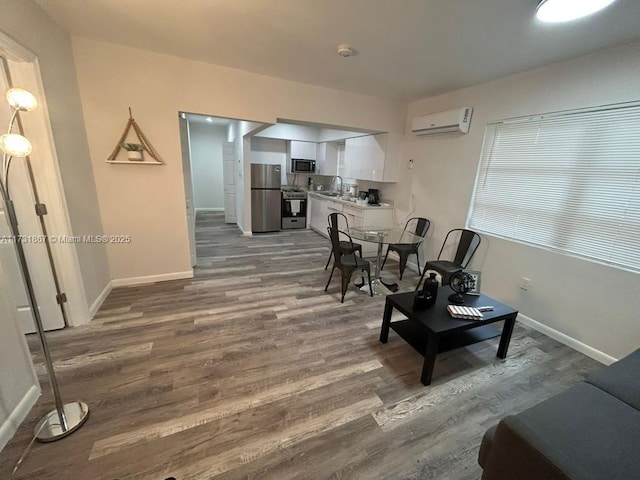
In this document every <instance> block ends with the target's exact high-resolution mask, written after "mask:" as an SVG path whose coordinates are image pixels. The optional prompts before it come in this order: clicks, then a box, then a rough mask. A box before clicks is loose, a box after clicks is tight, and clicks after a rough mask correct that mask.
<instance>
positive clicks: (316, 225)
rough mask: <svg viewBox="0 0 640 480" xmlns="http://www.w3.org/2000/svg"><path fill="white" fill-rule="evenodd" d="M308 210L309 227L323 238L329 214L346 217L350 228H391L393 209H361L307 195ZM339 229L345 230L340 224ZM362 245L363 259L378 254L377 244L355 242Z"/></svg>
mask: <svg viewBox="0 0 640 480" xmlns="http://www.w3.org/2000/svg"><path fill="white" fill-rule="evenodd" d="M307 205H308V208H309V209H310V213H309V214H308V215H309V217H308V218H309V222H308V224H309V226H310V228H312V229H313V230H315V231H316V232H318V233H320V234H321V235H323V236H325V237H327V238H328V237H329V235H328V233H327V226H328V223H327V217H328V216H329V214H331V213H336V212H337V213H342V214H343V215H345V216H346V217H347V222H349V226H350V227H359V228H367V227H391V226H393V209H392V208H384V207H368V206H365V207H361V206H356V205H354V204H353V203H351V202H346V201H343V200H335V199H331V198H325V197H321V196H320V195H309V197H308V203H307ZM340 229H341V230H345V231H346V228H345V227H344V226H343V225H342V224H340ZM355 242H356V243H360V244H361V245H362V254H363V255H364V256H365V257H375V256H376V255H377V254H378V244H377V243H371V242H364V241H362V240H355Z"/></svg>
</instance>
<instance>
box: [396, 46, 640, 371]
mask: <svg viewBox="0 0 640 480" xmlns="http://www.w3.org/2000/svg"><path fill="white" fill-rule="evenodd" d="M638 78H640V44H638V43H636V44H632V45H626V46H621V47H617V48H612V49H608V50H605V51H601V52H599V53H596V54H593V55H590V56H587V57H583V58H579V59H574V60H571V61H567V62H564V63H559V64H555V65H551V66H548V67H545V68H539V69H536V70H532V71H529V72H526V73H523V74H519V75H515V76H512V77H508V78H504V79H501V80H497V81H493V82H489V83H486V84H483V85H479V86H475V87H471V88H466V89H463V90H458V91H455V92H451V93H448V94H445V95H440V96H437V97H433V98H427V99H424V100H420V101H416V102H413V103H411V104H410V105H409V109H408V115H407V119H406V120H407V128H408V127H409V122H410V121H411V119H412V118H413V117H414V116H416V115H422V114H427V113H432V112H438V111H443V110H447V109H451V108H455V107H463V106H471V107H474V112H473V119H472V123H471V131H470V133H469V134H467V135H463V136H457V137H430V138H427V137H422V138H416V137H413V136H411V135H407V136H406V143H405V145H404V155H403V157H404V158H405V160H406V159H408V158H414V159H415V168H414V169H413V170H408V169H406V166H405V167H403V171H402V172H401V182H400V183H399V184H397V185H395V186H393V187H391V188H390V189H389V192H392V193H393V195H394V198H395V199H396V202H397V204H398V205H399V206H401V207H403V208H405V209H408V208H409V203H410V198H411V195H412V194H413V195H415V198H416V204H417V210H416V212H417V213H419V214H421V215H422V216H425V217H427V218H429V219H431V221H432V222H433V223H432V229H433V232H432V238H431V239H430V241H429V244H428V246H427V251H428V254H429V257H430V258H435V256H436V255H437V253H438V250H439V247H440V245H441V243H442V240H443V238H444V236H445V234H446V232H447V231H448V230H449V229H451V228H455V227H462V226H464V225H465V221H466V217H467V212H468V208H469V202H470V200H471V197H472V194H473V186H474V181H475V177H476V170H477V166H478V161H479V156H480V151H481V148H482V140H483V135H484V126H485V125H486V123H487V122H490V121H494V120H497V119H502V118H509V117H516V116H521V115H527V114H532V113H542V112H551V111H557V110H566V109H573V108H580V107H586V106H592V105H602V104H608V103H615V102H623V101H630V100H640V82H638ZM471 266H472V267H473V268H474V269H477V270H481V271H482V290H483V292H484V293H487V294H489V295H492V296H495V297H496V298H497V299H499V300H501V301H503V302H505V303H507V304H510V305H513V306H514V307H516V308H518V309H519V310H520V312H521V313H523V314H525V315H526V316H528V317H531V318H533V319H535V320H536V321H538V322H540V323H542V324H544V326H546V327H549V328H551V329H553V330H555V331H557V332H560V333H561V334H564V335H567V336H568V337H570V341H573V340H575V341H577V342H581V343H582V344H584V346H580V345H579V344H576V346H578V347H579V348H583V350H584V351H587V352H588V353H589V354H591V355H593V356H594V357H596V358H599V359H601V360H604V361H607V360H610V357H615V358H619V357H621V356H624V355H625V354H627V353H629V352H630V351H632V350H634V349H636V348H638V346H639V345H640V321H638V319H639V317H638V311H640V297H639V296H638V292H640V275H638V274H635V273H630V272H626V271H623V270H619V269H615V268H611V267H608V266H604V265H600V264H597V263H593V262H588V261H585V260H580V259H577V258H573V257H570V256H566V255H560V254H557V253H553V252H550V251H546V250H544V249H540V248H535V247H531V246H527V245H523V244H519V243H515V242H509V241H505V240H501V239H498V238H494V237H491V236H489V235H483V242H482V245H481V248H480V250H479V252H478V253H477V254H476V257H475V258H474V260H473V262H472V265H471ZM523 276H526V277H528V278H530V279H532V285H531V287H530V289H529V291H528V292H526V293H525V292H523V291H522V290H520V289H519V288H518V286H517V285H518V282H519V281H520V279H521V278H522V277H523ZM571 339H573V340H571ZM609 356H610V357H609Z"/></svg>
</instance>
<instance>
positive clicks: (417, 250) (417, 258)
mask: <svg viewBox="0 0 640 480" xmlns="http://www.w3.org/2000/svg"><path fill="white" fill-rule="evenodd" d="M416 261H417V262H418V275H420V276H422V274H421V273H420V247H418V248H416ZM325 270H326V268H325Z"/></svg>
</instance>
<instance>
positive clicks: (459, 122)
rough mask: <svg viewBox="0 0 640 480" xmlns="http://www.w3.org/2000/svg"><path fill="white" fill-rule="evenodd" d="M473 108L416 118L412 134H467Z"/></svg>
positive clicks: (412, 126)
mask: <svg viewBox="0 0 640 480" xmlns="http://www.w3.org/2000/svg"><path fill="white" fill-rule="evenodd" d="M472 113H473V108H471V107H463V108H456V109H455V110H448V111H446V112H440V113H433V114H431V115H423V116H420V117H415V118H414V119H413V123H412V124H411V133H414V134H415V135H418V136H422V135H438V134H441V133H467V132H468V131H469V125H470V124H471V114H472Z"/></svg>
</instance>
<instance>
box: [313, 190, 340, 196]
mask: <svg viewBox="0 0 640 480" xmlns="http://www.w3.org/2000/svg"><path fill="white" fill-rule="evenodd" d="M315 193H317V194H318V195H324V196H325V197H339V196H340V194H339V193H338V192H325V191H324V190H320V191H316V192H315Z"/></svg>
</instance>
